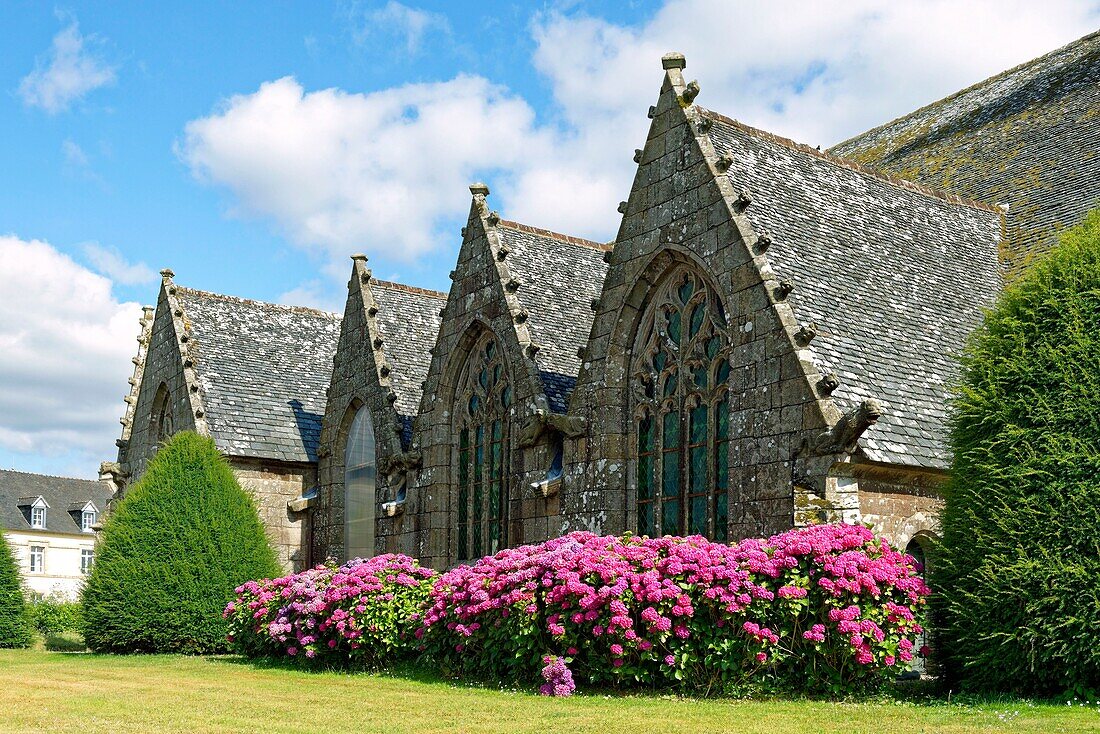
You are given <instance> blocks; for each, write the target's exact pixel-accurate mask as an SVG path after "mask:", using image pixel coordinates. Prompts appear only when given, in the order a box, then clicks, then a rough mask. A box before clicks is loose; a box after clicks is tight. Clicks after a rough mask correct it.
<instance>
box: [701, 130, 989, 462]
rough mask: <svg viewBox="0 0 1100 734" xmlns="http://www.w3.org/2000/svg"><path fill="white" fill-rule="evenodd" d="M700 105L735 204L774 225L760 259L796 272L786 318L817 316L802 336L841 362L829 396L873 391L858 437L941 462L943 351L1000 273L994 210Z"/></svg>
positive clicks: (960, 334) (764, 226)
mask: <svg viewBox="0 0 1100 734" xmlns="http://www.w3.org/2000/svg"><path fill="white" fill-rule="evenodd" d="M704 114H706V115H708V116H709V117H711V119H712V120H714V124H713V127H712V128H711V133H710V135H711V139H712V140H713V142H714V146H715V148H716V149H717V152H718V153H719V155H730V156H732V160H733V164H732V166H731V167H730V169H729V171H728V172H727V173H726V175H727V176H728V177H729V179H730V181H731V182H732V183H733V185H734V186H735V187H737V188H738V189H741V188H747V189H749V190H750V192H751V193H752V203H751V204H750V205H749V207H748V208H747V209H746V210H745V216H746V217H747V218H748V219H749V221H750V223H751V224H752V226H753V228H754V229H755V230H756V232H757V233H758V234H759V233H767V234H768V235H769V236H770V237H771V238H772V242H773V244H772V245H771V247H770V248H769V249H768V251H767V257H768V260H769V262H770V263H771V265H772V267H773V269H774V270H775V272H776V275H777V276H778V277H779V278H789V279H790V280H791V281H792V282H793V283H794V284H795V290H794V292H793V293H792V294H791V296H790V298H789V302H790V304H791V306H792V307H793V309H794V313H795V316H796V318H798V320H799V321H800V322H803V323H806V322H816V323H817V325H818V329H819V331H818V336H817V338H816V339H814V340H813V342H812V343H811V347H810V348H811V351H812V353H813V355H814V360H815V361H816V363H817V366H818V368H819V369H820V370H821V372H822V374H828V373H829V372H834V371H835V372H836V373H837V374H838V375H839V376H840V380H841V382H840V387H839V388H838V389H837V390H836V391H835V392H834V393H833V397H834V399H835V400H836V402H837V405H838V407H840V408H841V410H848V409H851V408H853V407H855V406H856V405H858V403H859V402H860V401H862V400H864V399H866V398H877V399H879V400H880V401H881V402H882V404H883V409H884V415H883V417H882V419H881V420H880V421H879V422H878V424H877V425H875V426H873V427H872V428H871V429H870V430H868V431H867V433H865V434H864V437H863V439H862V440H861V442H860V445H861V447H862V448H863V450H864V452H865V453H866V455H867V457H868V458H869V459H871V460H872V461H881V462H886V463H893V464H902V465H907V466H918V467H930V468H937V469H942V468H945V467H946V466H947V463H948V458H947V448H946V426H945V410H946V393H947V387H948V383H949V382H950V381H951V380H952V378H953V377H954V375H955V369H956V367H955V364H956V363H955V360H954V358H953V355H955V354H957V353H958V352H959V351H961V349H962V347H963V346H964V344H965V341H966V338H967V336H968V335H969V334H970V332H971V331H972V330H973V329H974V327H975V326H977V325H978V323H979V321H980V319H981V315H982V310H983V309H984V308H986V307H988V306H990V305H991V304H992V302H993V300H994V298H995V296H996V294H997V292H998V291H999V289H1000V287H1001V280H1000V275H999V266H998V262H997V245H998V242H999V240H1000V235H1001V216H1000V213H999V211H998V210H995V209H993V208H992V207H987V206H985V205H981V204H974V203H959V201H958V200H957V197H952V196H947V195H942V194H938V193H936V192H931V191H926V190H922V189H920V188H919V187H916V186H914V185H913V184H910V183H908V182H904V181H894V180H890V179H888V178H887V177H884V176H881V175H878V174H874V173H871V172H869V171H865V170H862V169H860V168H859V167H858V166H854V165H852V164H850V163H847V162H845V161H841V160H838V159H834V158H831V157H829V156H826V155H823V154H822V153H820V152H818V151H815V150H813V149H812V148H809V147H807V146H800V145H797V144H795V143H793V142H791V141H789V140H785V139H783V138H779V137H776V136H773V135H770V134H768V133H765V132H762V131H760V130H755V129H753V128H750V127H748V126H745V125H742V124H740V123H737V122H735V121H733V120H730V119H728V118H724V117H722V116H720V115H716V114H715V113H711V112H708V111H704Z"/></svg>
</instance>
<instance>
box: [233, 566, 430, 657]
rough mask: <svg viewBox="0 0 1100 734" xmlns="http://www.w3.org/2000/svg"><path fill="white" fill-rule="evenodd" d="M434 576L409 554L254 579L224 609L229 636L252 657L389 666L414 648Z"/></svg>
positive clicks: (235, 646) (241, 649)
mask: <svg viewBox="0 0 1100 734" xmlns="http://www.w3.org/2000/svg"><path fill="white" fill-rule="evenodd" d="M435 578H436V573H435V571H432V570H431V569H428V568H421V567H420V565H419V564H417V562H416V561H414V560H413V559H412V558H409V557H408V556H399V555H383V556H375V557H374V558H370V559H368V560H362V559H358V558H357V559H355V560H353V561H350V562H348V563H345V564H344V565H343V566H340V567H339V568H332V567H325V566H319V567H317V568H314V569H310V570H308V571H304V572H302V573H298V574H293V575H291V576H284V577H283V578H278V579H274V580H266V579H265V580H264V581H259V582H256V581H250V582H248V583H246V584H243V585H242V586H240V587H238V588H237V598H236V599H235V600H234V601H232V602H230V604H229V605H228V606H227V607H226V609H225V617H226V619H227V620H228V621H229V634H230V637H229V639H230V641H231V642H232V643H233V646H234V648H235V649H236V650H237V651H238V652H241V653H243V654H245V655H249V656H252V657H280V656H290V657H300V658H303V659H306V660H315V661H316V662H318V663H325V664H330V665H348V664H357V665H366V666H378V665H389V664H392V663H394V662H397V661H399V660H401V659H404V658H406V657H408V656H409V655H410V654H411V653H413V652H414V651H415V648H416V645H417V643H416V639H415V637H414V635H413V633H414V632H415V630H416V629H417V627H419V624H420V622H419V620H420V612H421V610H422V608H423V606H424V603H425V602H426V601H427V599H428V592H429V590H430V589H431V587H432V583H433V581H434V580H435Z"/></svg>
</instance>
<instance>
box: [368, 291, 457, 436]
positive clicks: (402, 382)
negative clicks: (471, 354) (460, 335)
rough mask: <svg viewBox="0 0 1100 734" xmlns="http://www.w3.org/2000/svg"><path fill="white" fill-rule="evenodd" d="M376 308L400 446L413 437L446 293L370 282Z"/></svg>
mask: <svg viewBox="0 0 1100 734" xmlns="http://www.w3.org/2000/svg"><path fill="white" fill-rule="evenodd" d="M370 287H371V293H372V294H373V296H374V300H375V302H376V303H377V305H378V315H377V317H376V318H377V323H378V327H379V330H380V331H381V332H382V339H383V342H382V353H383V354H384V355H385V358H386V362H387V363H388V364H389V366H390V370H391V371H390V375H389V380H390V386H391V387H392V388H393V391H394V393H395V394H396V395H397V402H395V403H394V406H393V407H394V409H395V410H396V411H397V415H398V418H399V419H400V420H401V426H402V444H403V445H405V446H407V445H408V444H409V440H410V439H411V436H412V420H413V418H414V417H415V416H416V414H417V411H419V409H420V394H421V387H420V386H421V384H422V383H423V382H424V380H425V379H426V378H427V376H428V368H429V367H430V366H431V363H432V354H431V349H432V347H433V346H434V345H435V342H436V339H437V338H438V337H439V323H440V321H441V320H442V319H441V317H440V315H439V310H440V309H441V308H443V306H444V304H445V303H446V302H447V294H446V293H440V292H438V291H430V290H427V289H424V288H414V287H413V286H408V285H402V284H401V283H390V282H388V281H385V280H371V283H370Z"/></svg>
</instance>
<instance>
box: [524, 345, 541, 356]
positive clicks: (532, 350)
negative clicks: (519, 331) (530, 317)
mask: <svg viewBox="0 0 1100 734" xmlns="http://www.w3.org/2000/svg"><path fill="white" fill-rule="evenodd" d="M540 349H542V347H541V346H540V345H538V344H535V343H534V342H530V343H529V344H528V345H527V347H526V348H525V349H524V350H523V351H524V352H526V353H527V358H528V359H534V358H535V355H536V354H538V353H539V350H540Z"/></svg>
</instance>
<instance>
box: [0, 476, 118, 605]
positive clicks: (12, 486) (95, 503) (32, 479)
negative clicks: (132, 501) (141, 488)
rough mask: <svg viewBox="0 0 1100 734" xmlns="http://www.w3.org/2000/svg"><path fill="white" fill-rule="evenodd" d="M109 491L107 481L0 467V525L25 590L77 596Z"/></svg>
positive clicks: (109, 494) (71, 596) (93, 549)
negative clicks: (13, 556) (7, 469)
mask: <svg viewBox="0 0 1100 734" xmlns="http://www.w3.org/2000/svg"><path fill="white" fill-rule="evenodd" d="M111 496H112V490H111V488H110V487H109V486H108V485H107V484H106V483H105V482H97V481H91V480H88V479H71V478H68V477H50V476H45V475H42V474H27V473H25V472H18V471H2V470H0V527H2V528H3V531H4V537H5V538H6V539H7V541H8V544H9V545H10V546H11V548H12V550H13V551H14V552H15V557H16V560H17V561H18V563H19V565H20V572H21V574H22V576H23V581H24V584H25V585H26V587H27V590H28V591H30V592H32V593H35V594H41V595H43V596H46V595H51V594H54V595H59V596H64V597H67V598H70V599H75V598H76V597H77V596H79V594H80V589H81V586H82V585H83V583H84V577H85V575H87V573H88V571H90V570H91V567H92V563H93V562H94V561H95V530H94V527H95V526H96V525H97V523H98V522H99V520H100V517H101V515H102V514H103V512H104V511H105V510H106V509H107V502H108V500H110V499H111Z"/></svg>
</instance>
